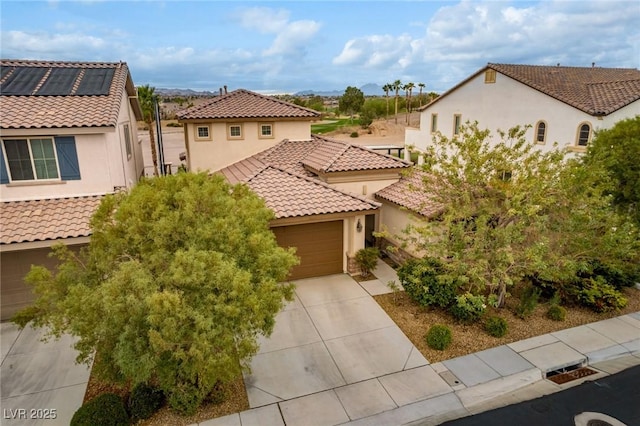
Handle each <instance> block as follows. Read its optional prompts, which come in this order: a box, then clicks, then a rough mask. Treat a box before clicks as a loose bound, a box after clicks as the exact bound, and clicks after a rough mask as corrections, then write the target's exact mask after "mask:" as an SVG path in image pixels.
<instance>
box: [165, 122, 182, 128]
mask: <svg viewBox="0 0 640 426" xmlns="http://www.w3.org/2000/svg"><path fill="white" fill-rule="evenodd" d="M167 127H182V124H180V123H176V122H174V121H171V122H169V123H167Z"/></svg>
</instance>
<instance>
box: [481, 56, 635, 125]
mask: <svg viewBox="0 0 640 426" xmlns="http://www.w3.org/2000/svg"><path fill="white" fill-rule="evenodd" d="M487 67H488V68H492V69H494V70H496V71H498V72H500V73H501V74H504V75H506V76H509V77H511V78H513V79H514V80H517V81H519V82H521V83H523V84H526V85H528V86H530V87H532V88H534V89H536V90H539V91H540V92H542V93H545V94H547V95H549V96H551V97H553V98H556V99H558V100H559V101H561V102H564V103H567V104H569V105H571V106H573V107H575V108H578V109H579V110H581V111H584V112H586V113H588V114H591V115H608V114H611V113H612V112H614V111H617V110H618V109H620V108H622V107H624V106H626V105H628V104H630V103H632V102H634V101H636V100H638V99H640V71H638V70H637V69H631V68H600V67H561V66H537V65H511V64H491V63H490V64H488V65H487Z"/></svg>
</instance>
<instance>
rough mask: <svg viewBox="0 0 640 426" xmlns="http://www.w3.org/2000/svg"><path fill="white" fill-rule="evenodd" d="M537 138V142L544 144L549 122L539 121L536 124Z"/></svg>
mask: <svg viewBox="0 0 640 426" xmlns="http://www.w3.org/2000/svg"><path fill="white" fill-rule="evenodd" d="M535 137H536V139H535V142H536V143H539V144H542V145H544V143H545V142H546V141H547V123H545V122H544V121H538V124H536V136H535Z"/></svg>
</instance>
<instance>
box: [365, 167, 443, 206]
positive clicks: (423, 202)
mask: <svg viewBox="0 0 640 426" xmlns="http://www.w3.org/2000/svg"><path fill="white" fill-rule="evenodd" d="M426 176H427V175H426V173H425V172H423V171H421V170H419V169H411V171H410V172H409V173H407V174H406V175H405V176H403V177H402V178H400V180H399V181H398V182H396V183H393V184H391V185H389V186H387V187H385V188H382V189H381V190H380V191H378V192H376V194H375V197H376V198H377V199H379V200H386V201H390V202H392V203H394V204H397V205H399V206H401V207H405V208H407V209H408V210H410V211H412V212H414V213H418V214H420V215H422V216H425V217H432V216H434V215H435V214H437V213H438V212H439V211H440V210H441V209H442V204H440V203H438V202H437V201H435V200H434V197H433V196H430V195H429V192H428V191H426V189H425V182H424V179H425V177H426Z"/></svg>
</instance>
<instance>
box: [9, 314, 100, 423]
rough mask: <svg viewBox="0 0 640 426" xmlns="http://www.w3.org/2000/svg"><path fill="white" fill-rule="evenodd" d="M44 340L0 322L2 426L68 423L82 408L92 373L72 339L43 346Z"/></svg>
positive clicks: (31, 331)
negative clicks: (80, 362) (79, 357)
mask: <svg viewBox="0 0 640 426" xmlns="http://www.w3.org/2000/svg"><path fill="white" fill-rule="evenodd" d="M42 336H43V331H42V330H41V329H33V328H31V327H30V326H27V327H26V328H24V329H23V330H20V329H19V328H18V326H17V325H15V324H13V323H10V322H3V323H1V324H0V347H1V349H2V351H1V352H2V364H1V366H0V379H1V383H0V398H1V402H2V413H1V415H2V417H1V418H0V423H1V424H2V425H11V426H18V425H29V426H33V425H51V426H53V425H68V424H69V422H70V420H71V418H72V417H73V414H74V413H75V411H76V410H77V409H78V408H80V406H81V405H82V400H83V398H84V393H85V390H86V388H87V382H88V381H89V373H90V370H89V368H87V367H86V366H85V365H78V364H76V363H75V357H76V356H77V352H76V350H75V349H73V348H72V346H71V345H72V344H73V342H74V340H73V338H71V337H70V336H63V337H62V338H61V339H60V340H57V341H56V340H51V341H49V342H47V343H43V342H41V341H40V339H41V337H42Z"/></svg>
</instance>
